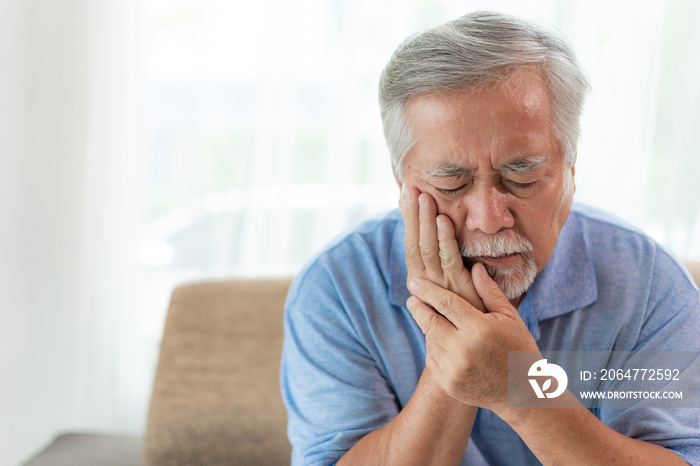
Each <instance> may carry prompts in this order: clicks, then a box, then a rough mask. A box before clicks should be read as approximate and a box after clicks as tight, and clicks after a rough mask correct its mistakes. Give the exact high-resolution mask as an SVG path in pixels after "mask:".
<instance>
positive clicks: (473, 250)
mask: <svg viewBox="0 0 700 466" xmlns="http://www.w3.org/2000/svg"><path fill="white" fill-rule="evenodd" d="M459 252H460V253H461V254H462V257H465V258H470V257H483V256H489V257H500V256H506V255H508V254H517V253H520V254H527V255H531V254H532V243H530V241H528V240H527V238H525V237H524V236H521V235H519V234H518V233H516V232H514V231H513V232H510V233H505V232H504V233H501V234H500V235H498V236H490V237H486V238H483V239H475V240H471V241H466V242H464V243H461V244H460V245H459Z"/></svg>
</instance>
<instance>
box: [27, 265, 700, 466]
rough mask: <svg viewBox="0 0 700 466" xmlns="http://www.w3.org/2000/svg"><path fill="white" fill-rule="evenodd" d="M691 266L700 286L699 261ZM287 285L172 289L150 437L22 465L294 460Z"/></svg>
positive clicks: (87, 441) (88, 442) (97, 442)
mask: <svg viewBox="0 0 700 466" xmlns="http://www.w3.org/2000/svg"><path fill="white" fill-rule="evenodd" d="M687 265H688V268H689V269H690V271H691V274H692V275H693V277H694V279H695V281H696V282H697V283H698V284H700V262H693V263H687ZM289 285H290V280H288V279H285V280H260V281H237V280H230V281H220V282H209V283H199V284H190V285H185V286H182V287H180V288H178V289H176V290H175V291H174V292H173V295H172V300H171V303H170V308H169V310H168V316H167V319H166V323H165V331H164V334H163V341H162V345H161V353H160V359H159V362H158V369H157V371H156V377H155V382H154V387H153V397H152V399H151V406H150V412H149V416H148V428H147V432H146V436H145V440H144V441H143V442H142V440H141V439H140V438H137V437H128V436H107V435H99V434H85V433H71V434H65V435H61V436H59V437H58V438H57V439H56V440H55V441H54V443H53V444H52V445H50V446H49V447H48V448H47V449H45V450H44V451H43V452H42V453H40V454H39V455H38V456H36V457H35V458H34V459H33V460H31V461H30V462H28V463H26V464H25V466H39V465H51V466H56V465H64V464H65V465H73V466H82V465H85V466H87V465H101V464H109V465H139V464H143V462H145V464H147V465H166V464H167V465H218V464H221V465H224V464H227V465H229V464H235V465H278V464H279V465H282V464H289V454H290V450H291V449H290V446H289V443H288V441H287V438H286V432H285V431H286V413H285V410H284V406H283V404H282V401H281V398H280V393H279V382H278V374H279V357H280V351H281V345H282V313H283V303H284V299H285V296H286V293H287V290H288V288H289Z"/></svg>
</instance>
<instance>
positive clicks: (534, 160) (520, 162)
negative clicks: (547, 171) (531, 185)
mask: <svg viewBox="0 0 700 466" xmlns="http://www.w3.org/2000/svg"><path fill="white" fill-rule="evenodd" d="M546 161H547V157H546V156H545V155H534V156H528V157H521V158H519V159H515V160H513V161H511V162H508V163H506V164H505V165H501V167H500V170H501V171H504V172H508V173H532V172H534V171H535V170H537V169H538V168H540V167H541V166H542V165H544V164H545V162H546Z"/></svg>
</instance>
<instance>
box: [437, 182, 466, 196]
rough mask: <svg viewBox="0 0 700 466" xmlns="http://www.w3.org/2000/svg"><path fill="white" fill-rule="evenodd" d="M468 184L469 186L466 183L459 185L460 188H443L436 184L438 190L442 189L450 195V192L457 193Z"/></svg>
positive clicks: (442, 191)
mask: <svg viewBox="0 0 700 466" xmlns="http://www.w3.org/2000/svg"><path fill="white" fill-rule="evenodd" d="M466 186H467V185H466V184H463V185H462V186H460V187H458V188H453V189H443V188H438V187H437V186H436V187H435V189H437V190H438V191H440V192H441V193H443V194H448V195H449V194H456V193H458V192H459V191H461V190H462V189H464V188H465V187H466Z"/></svg>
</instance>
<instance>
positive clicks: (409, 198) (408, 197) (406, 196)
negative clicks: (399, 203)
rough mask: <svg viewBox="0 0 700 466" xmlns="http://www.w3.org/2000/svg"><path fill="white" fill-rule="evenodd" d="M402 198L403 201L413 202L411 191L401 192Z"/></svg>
mask: <svg viewBox="0 0 700 466" xmlns="http://www.w3.org/2000/svg"><path fill="white" fill-rule="evenodd" d="M403 198H404V200H405V201H408V202H411V201H412V200H413V191H411V190H410V189H406V190H405V191H404V192H403Z"/></svg>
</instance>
